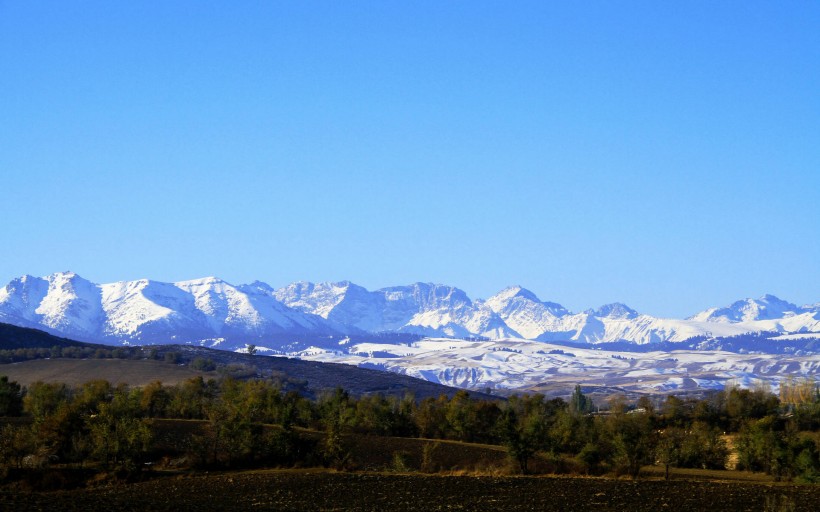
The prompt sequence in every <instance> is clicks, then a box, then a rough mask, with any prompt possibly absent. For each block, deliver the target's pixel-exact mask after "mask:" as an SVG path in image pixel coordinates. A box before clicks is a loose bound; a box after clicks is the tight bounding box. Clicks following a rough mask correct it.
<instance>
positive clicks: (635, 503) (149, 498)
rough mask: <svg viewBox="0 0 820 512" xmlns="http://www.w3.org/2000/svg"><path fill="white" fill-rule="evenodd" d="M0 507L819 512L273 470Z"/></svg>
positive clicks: (796, 489) (806, 491) (603, 486)
mask: <svg viewBox="0 0 820 512" xmlns="http://www.w3.org/2000/svg"><path fill="white" fill-rule="evenodd" d="M0 510H14V511H19V512H24V511H34V510H38V511H39V510H60V511H97V510H99V511H111V510H118V511H128V510H140V511H173V512H182V511H187V510H199V511H202V510H277V511H338V510H350V511H386V510H390V511H411V510H413V511H416V510H422V511H428V510H429V511H484V510H486V511H499V510H505V511H506V510H527V511H529V510H532V511H536V510H538V511H567V510H573V511H583V510H595V511H614V510H618V511H627V510H628V511H652V512H659V511H663V510H670V511H673V510H674V511H703V510H721V511H755V512H759V511H772V512H780V511H795V512H799V511H807V512H808V511H812V512H814V511H816V510H820V486H807V485H794V484H762V483H740V482H709V481H694V480H670V481H668V482H667V481H663V480H656V479H647V480H638V481H631V480H616V479H606V478H569V477H492V476H441V475H422V474H389V473H337V472H333V471H324V470H270V471H248V472H235V473H221V474H210V475H207V474H206V475H199V476H173V477H165V478H157V479H154V480H150V481H147V482H142V483H135V484H120V485H115V486H105V487H100V488H96V489H81V490H73V491H58V492H42V493H26V492H10V491H4V492H0Z"/></svg>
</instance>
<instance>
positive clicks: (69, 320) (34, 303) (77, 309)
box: [0, 272, 335, 348]
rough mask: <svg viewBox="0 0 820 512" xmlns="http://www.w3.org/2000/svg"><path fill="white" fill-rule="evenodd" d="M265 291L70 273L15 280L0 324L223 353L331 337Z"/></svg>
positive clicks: (2, 304)
mask: <svg viewBox="0 0 820 512" xmlns="http://www.w3.org/2000/svg"><path fill="white" fill-rule="evenodd" d="M265 286H266V285H265ZM265 286H262V285H261V284H260V283H255V285H248V286H246V287H242V288H241V289H240V288H238V287H235V286H233V285H231V284H229V283H227V282H225V281H222V280H221V279H217V278H214V277H209V278H204V279H196V280H192V281H182V282H178V283H162V282H157V281H151V280H147V279H141V280H138V281H122V282H117V283H110V284H103V285H97V284H94V283H91V282H89V281H87V280H85V279H83V278H81V277H79V276H78V275H76V274H74V273H72V272H64V273H58V274H52V275H50V276H48V277H45V278H35V277H31V276H23V277H21V278H19V279H15V280H13V281H12V282H11V283H9V284H8V285H7V286H6V287H4V288H3V289H2V290H0V321H5V322H9V323H12V324H15V325H22V326H26V327H36V328H40V329H44V330H46V331H49V332H53V333H55V334H59V335H62V336H67V337H71V338H74V339H79V340H83V341H96V342H104V343H121V342H129V343H168V342H204V341H205V340H214V339H219V340H223V341H225V340H227V341H228V343H227V344H225V345H224V347H225V348H231V347H233V346H234V345H237V346H244V344H245V343H248V342H252V341H253V340H255V339H257V338H261V337H265V336H271V335H274V334H294V335H298V334H314V335H326V334H331V333H334V332H335V331H334V330H333V329H332V328H331V327H330V326H329V325H328V323H327V322H325V321H324V320H323V319H322V318H320V317H318V316H315V315H309V314H305V313H301V312H299V311H296V310H293V309H290V308H288V307H287V306H285V305H284V304H282V303H280V302H279V301H277V300H276V298H275V297H274V296H273V293H272V290H271V289H270V287H267V288H265Z"/></svg>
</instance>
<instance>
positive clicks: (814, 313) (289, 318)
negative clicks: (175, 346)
mask: <svg viewBox="0 0 820 512" xmlns="http://www.w3.org/2000/svg"><path fill="white" fill-rule="evenodd" d="M0 321H4V322H8V323H11V324H14V325H19V326H23V327H34V328H39V329H43V330H46V331H48V332H51V333H54V334H57V335H61V336H66V337H70V338H74V339H79V340H83V341H95V342H104V343H169V342H174V343H198V344H203V345H208V346H219V348H225V349H236V348H241V347H244V346H245V344H247V343H254V344H260V342H266V341H267V342H268V345H271V344H272V343H273V342H271V341H270V340H271V339H274V338H275V339H276V340H278V341H277V343H281V340H282V339H284V338H287V337H288V336H298V337H301V338H302V339H304V337H306V336H307V337H311V336H312V337H315V338H317V339H318V338H324V339H328V340H329V338H328V337H331V336H333V337H336V338H339V339H341V338H343V337H344V336H345V335H350V336H356V335H363V334H377V333H408V334H417V335H421V336H431V337H450V338H471V337H482V338H489V339H506V338H513V339H515V338H524V339H531V340H538V341H543V342H546V341H574V342H581V343H611V342H624V341H625V342H630V343H635V344H648V343H658V342H680V341H685V340H688V339H692V338H695V337H718V336H722V337H725V336H735V335H740V334H744V333H753V332H761V331H772V332H779V333H807V332H820V305H818V304H815V305H812V306H801V307H798V306H796V305H794V304H791V303H789V302H786V301H783V300H780V299H778V298H777V297H774V296H772V295H766V296H764V297H761V298H760V299H744V300H740V301H737V302H734V303H732V304H730V305H729V306H726V307H722V308H711V309H708V310H706V311H703V312H701V313H698V314H696V315H694V316H692V317H690V318H688V319H685V320H679V319H664V318H656V317H652V316H649V315H644V314H640V313H638V312H637V311H635V310H633V309H631V308H630V307H628V306H626V305H624V304H620V303H614V304H607V305H604V306H601V307H600V308H598V309H595V310H587V311H584V312H580V313H572V312H570V311H568V310H567V309H566V308H564V307H563V306H561V305H560V304H557V303H554V302H547V301H542V300H540V299H539V298H538V297H537V296H536V295H535V294H534V293H532V292H531V291H528V290H526V289H524V288H522V287H520V286H514V287H510V288H506V289H504V290H502V291H501V292H499V293H498V294H496V295H494V296H492V297H490V298H488V299H487V300H476V301H473V300H471V299H470V298H469V297H468V296H467V294H466V293H465V292H464V291H463V290H460V289H458V288H455V287H452V286H446V285H441V284H432V283H414V284H411V285H407V286H395V287H389V288H382V289H380V290H375V291H369V290H367V289H365V288H363V287H361V286H358V285H356V284H354V283H351V282H349V281H342V282H334V283H315V284H314V283H308V282H299V283H293V284H291V285H288V286H285V287H283V288H280V289H278V290H275V289H273V288H272V287H270V286H269V285H267V284H265V283H262V282H259V281H256V282H254V283H251V284H246V285H240V286H234V285H232V284H229V283H227V282H225V281H223V280H221V279H217V278H214V277H208V278H203V279H196V280H192V281H182V282H177V283H163V282H158V281H151V280H147V279H142V280H137V281H121V282H117V283H110V284H103V285H98V284H94V283H91V282H89V281H87V280H85V279H83V278H82V277H80V276H78V275H77V274H74V273H73V272H62V273H56V274H52V275H50V276H46V277H43V278H38V277H32V276H23V277H20V278H18V279H14V280H12V281H11V282H10V283H9V284H7V285H6V286H5V287H4V288H2V289H0ZM333 343H336V342H330V341H325V342H322V343H321V344H324V345H327V344H330V345H332V344H333ZM339 350H342V351H344V350H345V348H344V347H343V346H341V347H340V348H339Z"/></svg>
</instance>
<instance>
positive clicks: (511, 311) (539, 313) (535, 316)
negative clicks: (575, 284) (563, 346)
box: [485, 286, 570, 339]
mask: <svg viewBox="0 0 820 512" xmlns="http://www.w3.org/2000/svg"><path fill="white" fill-rule="evenodd" d="M485 304H486V305H487V306H488V307H489V308H490V309H492V310H493V311H494V312H496V313H497V314H498V315H499V317H500V318H501V319H502V320H503V321H504V322H505V323H506V324H507V325H508V326H510V328H512V329H513V330H515V331H516V332H517V333H519V334H520V335H521V336H522V337H524V338H527V339H536V338H538V337H539V336H541V335H543V334H544V333H546V332H562V333H563V331H564V329H565V327H564V325H563V322H562V319H563V318H565V317H567V316H568V315H569V314H570V313H569V311H567V310H566V308H564V307H563V306H561V305H560V304H556V303H554V302H542V301H541V300H539V299H538V297H536V296H535V294H534V293H532V292H531V291H529V290H526V289H524V288H522V287H520V286H511V287H509V288H505V289H504V290H501V291H500V292H499V293H497V294H495V295H493V296H492V297H490V298H489V299H487V300H486V302H485ZM564 339H567V338H566V337H565V338H564Z"/></svg>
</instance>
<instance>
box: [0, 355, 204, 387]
mask: <svg viewBox="0 0 820 512" xmlns="http://www.w3.org/2000/svg"><path fill="white" fill-rule="evenodd" d="M0 375H7V376H8V377H9V380H13V381H17V382H19V383H20V384H24V385H29V384H31V383H32V382H36V381H38V380H39V381H43V382H64V383H66V384H70V385H78V384H82V383H84V382H88V381H89V380H94V379H104V380H107V381H109V382H111V383H113V384H119V383H126V384H129V385H131V386H144V385H146V384H148V383H150V382H153V381H156V380H159V381H161V382H162V383H163V384H176V383H178V382H181V381H183V380H185V379H189V378H191V377H195V376H197V375H202V376H204V377H206V378H207V377H208V376H211V377H215V376H216V373H215V372H198V371H195V370H192V369H190V368H188V367H187V366H178V365H175V364H169V363H164V362H160V361H150V360H138V361H135V360H125V359H37V360H33V361H24V362H21V363H14V364H5V365H0Z"/></svg>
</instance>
